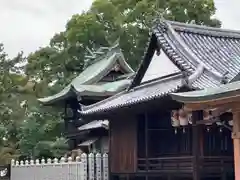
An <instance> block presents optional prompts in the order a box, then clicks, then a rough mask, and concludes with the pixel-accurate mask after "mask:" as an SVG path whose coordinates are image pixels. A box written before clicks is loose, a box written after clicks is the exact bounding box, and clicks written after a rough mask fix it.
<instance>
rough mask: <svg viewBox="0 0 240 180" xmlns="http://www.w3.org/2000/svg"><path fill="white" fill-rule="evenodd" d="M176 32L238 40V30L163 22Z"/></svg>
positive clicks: (239, 33)
mask: <svg viewBox="0 0 240 180" xmlns="http://www.w3.org/2000/svg"><path fill="white" fill-rule="evenodd" d="M163 21H165V22H166V23H169V24H171V26H172V27H173V28H174V29H175V30H177V31H183V32H192V33H196V34H203V35H208V36H209V35H211V36H217V37H227V38H240V30H231V29H223V28H219V27H210V26H206V25H198V24H190V23H183V22H177V21H169V20H163Z"/></svg>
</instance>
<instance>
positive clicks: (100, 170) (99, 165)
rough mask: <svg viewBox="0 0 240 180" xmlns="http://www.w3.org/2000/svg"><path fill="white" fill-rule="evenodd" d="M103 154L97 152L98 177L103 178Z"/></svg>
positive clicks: (99, 179) (98, 178) (100, 179)
mask: <svg viewBox="0 0 240 180" xmlns="http://www.w3.org/2000/svg"><path fill="white" fill-rule="evenodd" d="M102 178H103V173H102V155H101V154H100V153H97V154H96V179H97V180H102Z"/></svg>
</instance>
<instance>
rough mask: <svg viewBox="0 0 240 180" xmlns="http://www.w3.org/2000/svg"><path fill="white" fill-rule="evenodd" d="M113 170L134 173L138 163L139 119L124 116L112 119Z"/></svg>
mask: <svg viewBox="0 0 240 180" xmlns="http://www.w3.org/2000/svg"><path fill="white" fill-rule="evenodd" d="M110 139H111V150H110V158H111V172H114V173H134V172H135V171H136V165H137V149H136V148H137V147H136V146H137V121H136V118H131V117H122V118H121V119H114V120H112V121H111V137H110Z"/></svg>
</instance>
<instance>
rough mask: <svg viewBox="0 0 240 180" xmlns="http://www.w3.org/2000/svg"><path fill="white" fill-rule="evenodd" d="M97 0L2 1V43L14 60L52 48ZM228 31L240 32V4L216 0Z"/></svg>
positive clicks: (0, 37) (0, 13) (233, 1)
mask: <svg viewBox="0 0 240 180" xmlns="http://www.w3.org/2000/svg"><path fill="white" fill-rule="evenodd" d="M92 1H93V0H37V1H32V0H0V17H1V28H0V42H3V43H4V45H5V49H6V51H7V53H8V54H9V55H10V56H14V55H15V54H16V53H17V52H19V51H21V50H23V51H24V52H25V54H28V53H29V52H32V51H35V50H36V49H37V48H38V47H41V46H45V45H46V44H48V42H49V40H50V38H51V37H52V36H53V35H54V33H56V32H59V31H61V30H63V29H64V27H65V24H66V22H67V20H68V19H69V18H71V16H72V15H73V14H76V13H81V12H82V11H83V10H86V9H88V8H89V7H90V5H91V3H92ZM215 3H216V6H217V17H218V18H219V19H220V20H222V21H223V27H224V28H231V29H240V23H238V20H239V19H240V11H239V10H238V7H240V1H239V0H231V1H226V0H215Z"/></svg>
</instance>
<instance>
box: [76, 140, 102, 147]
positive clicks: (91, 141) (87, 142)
mask: <svg viewBox="0 0 240 180" xmlns="http://www.w3.org/2000/svg"><path fill="white" fill-rule="evenodd" d="M97 140H98V138H92V139H89V140H86V141H84V142H82V143H81V144H79V145H78V146H79V147H86V146H90V145H92V144H93V143H95V142H96V141H97Z"/></svg>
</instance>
